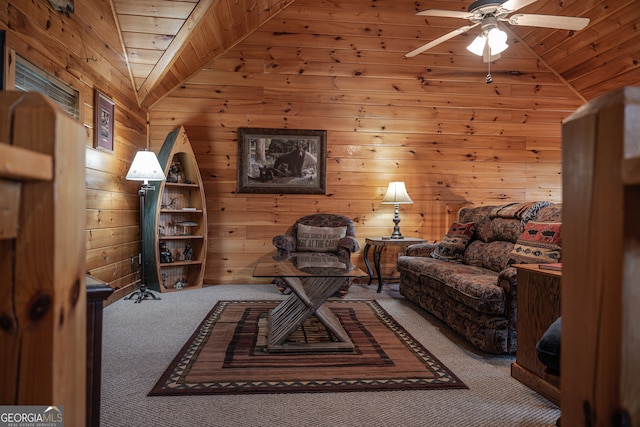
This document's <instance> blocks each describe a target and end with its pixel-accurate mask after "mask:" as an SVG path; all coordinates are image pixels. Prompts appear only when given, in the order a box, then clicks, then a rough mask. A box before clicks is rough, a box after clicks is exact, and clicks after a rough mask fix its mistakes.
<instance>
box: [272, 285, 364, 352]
mask: <svg viewBox="0 0 640 427" xmlns="http://www.w3.org/2000/svg"><path fill="white" fill-rule="evenodd" d="M282 280H284V281H285V283H286V284H287V285H288V287H289V288H290V289H291V291H292V292H291V294H289V296H288V297H287V298H286V299H285V300H284V301H282V302H281V303H280V304H279V305H278V306H277V307H276V308H274V309H273V310H271V312H270V313H269V335H268V339H267V350H268V351H269V352H322V351H352V350H353V349H354V345H353V342H352V341H351V339H350V338H349V336H348V335H347V333H346V331H345V330H344V328H343V327H342V325H341V324H340V320H339V319H338V318H337V317H336V315H335V314H333V312H332V311H331V310H330V309H328V308H327V307H325V306H323V305H322V304H324V302H325V301H326V300H327V299H328V298H329V297H331V296H332V295H333V294H334V293H336V292H337V291H338V290H339V289H340V287H341V286H342V284H343V282H344V277H283V278H282ZM312 315H315V316H316V317H317V318H318V320H320V322H322V324H323V325H324V326H325V327H326V328H327V330H328V331H329V332H330V334H331V335H332V336H333V338H334V339H335V341H332V342H312V343H310V342H287V339H288V338H289V337H290V336H291V335H292V334H293V333H294V332H295V331H296V330H297V329H298V328H299V327H300V326H301V325H302V324H303V323H304V322H305V321H306V320H307V319H308V318H309V317H311V316H312Z"/></svg>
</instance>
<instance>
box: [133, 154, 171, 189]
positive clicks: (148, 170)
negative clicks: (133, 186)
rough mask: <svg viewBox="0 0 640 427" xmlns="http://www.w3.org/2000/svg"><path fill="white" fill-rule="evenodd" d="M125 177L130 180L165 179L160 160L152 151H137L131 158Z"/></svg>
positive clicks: (145, 181)
mask: <svg viewBox="0 0 640 427" xmlns="http://www.w3.org/2000/svg"><path fill="white" fill-rule="evenodd" d="M126 178H127V179H128V180H130V181H144V185H147V184H149V181H164V180H165V179H166V177H165V175H164V172H163V170H162V167H161V166H160V162H158V158H157V157H156V154H155V153H154V152H153V151H147V150H145V151H138V152H137V153H136V156H135V157H134V158H133V162H132V163H131V167H130V168H129V172H128V173H127V176H126Z"/></svg>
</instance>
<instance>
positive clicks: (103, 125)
mask: <svg viewBox="0 0 640 427" xmlns="http://www.w3.org/2000/svg"><path fill="white" fill-rule="evenodd" d="M93 110H94V115H93V117H94V118H93V148H97V149H98V150H102V151H107V152H110V153H113V129H114V122H115V103H114V102H113V100H112V99H110V98H109V97H107V96H106V95H105V94H104V93H102V92H100V91H99V90H97V89H96V90H95V93H94V108H93Z"/></svg>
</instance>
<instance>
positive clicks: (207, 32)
mask: <svg viewBox="0 0 640 427" xmlns="http://www.w3.org/2000/svg"><path fill="white" fill-rule="evenodd" d="M380 1H389V2H394V4H396V5H397V8H398V13H402V14H406V23H407V25H412V26H414V25H423V26H424V30H423V32H421V33H420V34H419V35H417V36H416V37H415V38H411V39H409V40H405V42H406V44H407V45H408V46H414V47H418V46H420V45H422V44H424V43H426V42H428V41H430V40H433V39H435V38H437V37H440V36H441V35H443V34H446V33H447V32H449V31H452V30H454V29H456V28H459V27H461V26H463V25H466V24H467V23H466V22H465V21H462V20H460V19H452V18H436V17H430V18H426V17H420V16H415V15H414V13H415V12H418V11H421V10H425V9H445V10H457V11H466V10H467V8H468V6H469V4H470V3H471V1H467V0H465V1H459V0H425V1H421V2H419V3H417V2H414V1H398V0H371V1H369V2H368V8H367V9H365V10H363V11H362V13H366V14H372V13H373V14H375V13H376V6H377V4H379V2H380ZM497 1H499V0H497ZM307 3H308V2H307V1H305V0H297V1H296V0H154V1H153V2H152V1H150V0H147V1H136V2H131V1H130V0H113V4H114V11H115V13H116V17H117V22H118V23H119V27H120V32H121V38H122V43H123V46H124V48H125V50H126V54H127V57H128V60H129V68H130V74H131V78H132V82H133V85H134V87H135V89H136V91H137V95H138V100H139V103H140V105H141V106H145V107H147V108H149V107H151V106H153V104H154V103H155V102H157V101H158V100H159V99H161V98H162V97H164V96H165V95H166V94H167V93H169V92H170V91H171V90H173V89H174V88H176V87H178V86H179V85H180V84H181V83H183V82H184V81H185V80H187V79H188V78H190V77H191V76H193V75H194V74H196V73H197V72H198V71H199V70H201V69H202V68H206V67H207V64H209V63H211V61H214V60H215V59H216V58H218V57H220V56H221V55H223V54H224V53H225V52H227V51H228V50H229V49H231V48H233V47H234V46H235V45H236V44H237V43H239V42H241V41H242V40H244V39H245V38H247V37H248V36H250V35H251V33H252V32H254V31H256V30H257V29H259V28H260V27H261V26H262V25H263V24H265V23H266V22H268V21H269V20H270V19H272V18H273V17H275V16H276V15H277V14H278V13H279V12H280V11H282V10H284V9H285V8H287V7H288V6H290V5H292V4H294V5H295V6H296V7H297V6H300V7H304V5H306V4H307ZM313 3H314V4H317V3H321V4H326V5H330V4H331V0H317V1H315V2H313ZM301 13H302V12H301ZM518 13H536V14H546V15H561V16H580V17H585V18H589V19H590V20H591V22H590V23H589V25H588V26H587V28H586V29H584V30H581V31H577V32H573V31H564V30H552V29H546V28H535V27H524V26H520V27H515V26H509V27H507V28H506V30H507V31H508V32H509V39H510V43H513V42H516V43H522V44H524V45H525V46H527V47H528V49H529V50H530V51H531V52H532V53H533V54H534V55H535V56H536V57H537V58H538V60H539V61H540V63H541V65H542V66H544V67H548V68H549V69H550V70H551V71H552V72H553V73H555V74H556V75H557V76H558V77H559V78H560V79H561V80H563V81H565V82H566V84H567V85H568V86H569V87H570V88H571V89H572V90H573V91H574V92H575V93H576V94H577V95H578V96H579V97H580V98H581V99H583V100H584V101H586V100H589V99H592V98H594V97H595V96H598V95H600V94H603V93H606V92H608V91H610V90H613V89H616V88H618V87H622V86H626V85H638V84H640V50H638V46H640V7H638V1H637V0H538V1H537V2H535V3H533V4H531V5H529V6H526V7H524V8H522V9H520V10H519V11H518ZM390 19H394V17H390ZM379 22H380V25H384V23H385V22H386V19H385V17H384V16H379ZM503 28H504V26H503ZM471 31H474V30H471ZM476 32H477V31H476ZM474 34H475V33H474ZM447 43H448V42H445V43H443V44H441V45H440V46H438V47H437V48H434V49H432V50H430V51H429V52H427V53H424V54H423V55H429V54H442V53H447ZM411 49H412V48H411ZM402 59H404V58H402V57H399V58H398V60H399V61H400V60H402ZM513 72H517V70H514V71H513Z"/></svg>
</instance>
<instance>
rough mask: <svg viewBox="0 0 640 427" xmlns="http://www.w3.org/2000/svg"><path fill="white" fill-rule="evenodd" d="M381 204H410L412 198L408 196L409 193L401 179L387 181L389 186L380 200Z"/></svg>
mask: <svg viewBox="0 0 640 427" xmlns="http://www.w3.org/2000/svg"><path fill="white" fill-rule="evenodd" d="M380 203H381V204H383V205H393V204H412V203H413V200H411V197H409V193H407V188H406V187H405V185H404V182H402V181H395V182H390V183H389V188H387V194H385V195H384V198H383V199H382V202H380Z"/></svg>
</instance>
